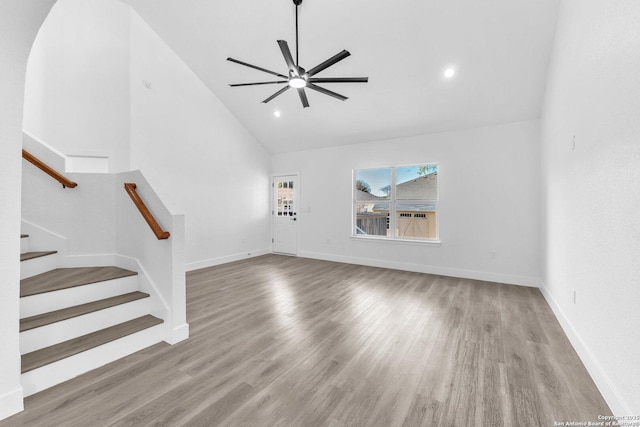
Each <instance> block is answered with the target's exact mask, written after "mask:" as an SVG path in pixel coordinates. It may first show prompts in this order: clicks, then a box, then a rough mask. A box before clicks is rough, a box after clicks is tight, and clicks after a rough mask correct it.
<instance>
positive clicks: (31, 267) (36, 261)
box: [20, 239, 58, 279]
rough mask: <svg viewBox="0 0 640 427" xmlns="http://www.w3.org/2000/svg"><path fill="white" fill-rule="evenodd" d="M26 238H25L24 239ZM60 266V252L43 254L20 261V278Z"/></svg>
mask: <svg viewBox="0 0 640 427" xmlns="http://www.w3.org/2000/svg"><path fill="white" fill-rule="evenodd" d="M22 240H24V239H22ZM57 266H58V254H51V255H46V256H41V257H38V258H33V259H29V260H26V261H20V279H26V278H27V277H32V276H37V275H38V274H42V273H46V272H47V271H49V270H53V269H54V268H56V267H57Z"/></svg>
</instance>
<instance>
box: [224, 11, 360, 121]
mask: <svg viewBox="0 0 640 427" xmlns="http://www.w3.org/2000/svg"><path fill="white" fill-rule="evenodd" d="M293 3H294V4H295V5H296V62H295V63H294V62H293V57H292V56H291V51H290V50H289V45H288V44H287V42H286V41H284V40H278V45H279V46H280V50H281V51H282V55H283V56H284V61H285V62H286V63H287V68H288V69H289V73H288V74H289V75H288V76H286V75H284V74H280V73H276V72H275V71H271V70H267V69H265V68H262V67H258V66H256V65H251V64H247V63H246V62H242V61H238V60H237V59H233V58H227V61H231V62H235V63H236V64H240V65H244V66H246V67H250V68H254V69H256V70H260V71H264V72H265V73H269V74H273V75H274V76H277V77H280V78H281V79H284V80H276V81H269V82H256V83H237V84H231V85H229V86H232V87H236V86H254V85H270V84H286V86H285V87H283V88H282V89H280V90H279V91H277V92H276V93H274V94H273V95H271V96H270V97H268V98H267V99H265V100H264V101H262V102H263V103H265V104H266V103H267V102H269V101H271V100H272V99H273V98H275V97H277V96H278V95H281V94H283V93H284V92H286V91H287V90H289V89H290V88H294V89H296V90H297V91H298V95H299V96H300V101H301V102H302V106H303V107H305V108H306V107H308V106H309V100H308V99H307V94H306V93H305V91H304V89H305V88H309V89H313V90H315V91H317V92H320V93H323V94H325V95H329V96H332V97H334V98H337V99H339V100H341V101H344V100H346V99H347V97H346V96H343V95H340V94H339V93H335V92H333V91H330V90H328V89H325V88H323V87H320V86H318V85H317V84H316V83H367V82H368V81H369V78H368V77H315V75H316V74H318V73H319V72H321V71H323V70H325V69H327V68H329V67H331V66H332V65H334V64H335V63H337V62H339V61H342V60H343V59H345V58H346V57H348V56H349V55H351V54H350V53H349V52H348V51H346V50H343V51H342V52H340V53H338V54H336V55H334V56H332V57H331V58H329V59H327V60H326V61H324V62H322V63H321V64H318V65H316V66H315V67H313V68H312V69H310V70H309V71H307V70H305V69H304V68H302V67H301V66H300V65H299V64H298V7H299V6H300V4H301V3H302V0H293Z"/></svg>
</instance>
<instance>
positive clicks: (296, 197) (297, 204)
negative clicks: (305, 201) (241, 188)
mask: <svg viewBox="0 0 640 427" xmlns="http://www.w3.org/2000/svg"><path fill="white" fill-rule="evenodd" d="M282 176H295V177H296V187H297V188H294V189H293V197H294V199H293V200H294V203H295V208H296V212H297V215H296V218H297V220H296V221H295V223H296V224H295V227H296V253H295V254H287V253H282V252H275V251H274V250H273V245H274V242H275V232H276V230H275V220H276V215H275V209H276V208H275V205H274V200H275V198H276V197H275V196H276V189H275V179H276V178H277V177H282ZM269 207H270V208H271V253H272V254H280V255H288V256H298V252H299V247H300V212H301V205H300V174H299V173H298V172H282V173H272V174H271V195H270V197H269Z"/></svg>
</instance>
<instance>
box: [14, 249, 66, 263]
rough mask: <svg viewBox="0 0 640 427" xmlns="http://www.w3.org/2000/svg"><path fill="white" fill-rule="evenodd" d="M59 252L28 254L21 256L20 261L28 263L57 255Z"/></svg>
mask: <svg viewBox="0 0 640 427" xmlns="http://www.w3.org/2000/svg"><path fill="white" fill-rule="evenodd" d="M57 253H58V251H41V252H26V253H23V254H20V261H27V260H29V259H34V258H40V257H43V256H47V255H53V254H57Z"/></svg>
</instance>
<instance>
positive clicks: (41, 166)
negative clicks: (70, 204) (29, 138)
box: [22, 149, 78, 188]
mask: <svg viewBox="0 0 640 427" xmlns="http://www.w3.org/2000/svg"><path fill="white" fill-rule="evenodd" d="M22 157H23V158H24V159H25V160H26V161H28V162H30V163H32V164H33V165H34V166H35V167H37V168H38V169H40V170H41V171H42V172H44V173H46V174H47V175H49V176H50V177H51V178H53V179H55V180H56V181H58V182H59V183H60V184H62V188H66V187H69V188H75V187H77V186H78V184H77V183H76V182H73V181H71V180H69V179H67V178H66V177H64V176H62V175H61V174H60V173H58V172H57V171H55V170H54V169H52V168H51V166H49V165H48V164H46V163H45V162H43V161H42V160H40V159H39V158H37V157H36V156H34V155H33V154H31V153H29V152H28V151H27V150H25V149H22Z"/></svg>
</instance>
